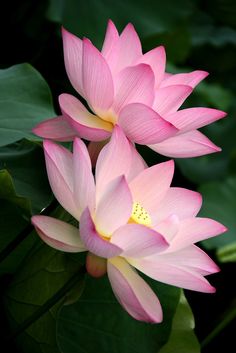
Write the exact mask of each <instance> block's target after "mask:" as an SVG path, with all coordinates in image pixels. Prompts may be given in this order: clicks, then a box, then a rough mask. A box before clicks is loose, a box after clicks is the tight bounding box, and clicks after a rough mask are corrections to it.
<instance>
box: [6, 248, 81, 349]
mask: <svg viewBox="0 0 236 353" xmlns="http://www.w3.org/2000/svg"><path fill="white" fill-rule="evenodd" d="M80 267H81V265H80V264H78V263H77V262H75V261H74V260H72V259H71V258H70V257H68V256H67V255H65V254H64V253H62V252H58V251H56V250H54V249H52V248H50V247H48V246H47V245H44V244H43V245H41V246H40V247H39V248H38V247H37V249H36V250H35V251H32V252H31V255H30V256H29V257H28V258H27V259H26V260H25V262H24V266H23V267H22V268H21V269H20V271H19V272H18V273H17V274H16V275H15V277H14V280H13V282H12V283H11V285H10V286H9V288H8V290H7V292H6V294H5V306H6V312H7V315H8V319H9V323H10V326H11V328H12V330H13V331H14V329H16V328H17V327H19V325H20V324H22V323H23V322H24V321H25V320H27V319H28V318H29V317H30V316H31V315H32V314H33V313H35V311H36V310H37V309H38V308H39V307H41V306H42V305H43V304H44V303H45V302H46V301H47V300H48V299H50V298H51V297H52V296H53V295H54V294H55V293H56V292H57V291H58V290H59V289H60V288H62V287H63V285H64V284H65V283H66V282H67V281H68V280H69V279H70V278H71V277H72V276H73V275H74V274H75V273H76V272H78V271H79V269H80ZM76 288H77V295H78V296H80V295H81V293H82V290H83V279H82V278H79V276H78V284H77V285H76ZM66 299H67V295H66V296H65V297H64V298H62V299H61V300H60V301H59V302H57V303H55V305H54V306H52V307H51V309H50V310H49V311H47V312H45V313H44V315H42V316H41V317H40V318H39V319H38V320H37V321H35V322H34V323H33V324H32V325H31V326H29V327H28V328H27V329H26V331H25V333H23V334H21V335H20V336H19V337H18V338H17V344H18V346H19V347H20V348H21V350H22V352H24V353H28V352H30V353H31V352H32V351H33V352H35V353H38V352H40V353H41V352H54V353H57V352H59V350H58V348H57V343H56V318H57V315H58V310H59V308H60V307H61V306H62V304H63V303H64V302H65V301H66Z"/></svg>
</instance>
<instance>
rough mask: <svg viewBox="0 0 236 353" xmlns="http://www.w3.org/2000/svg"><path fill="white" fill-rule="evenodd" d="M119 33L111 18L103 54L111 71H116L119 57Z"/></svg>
mask: <svg viewBox="0 0 236 353" xmlns="http://www.w3.org/2000/svg"><path fill="white" fill-rule="evenodd" d="M118 48H119V33H118V31H117V29H116V26H115V25H114V23H113V22H112V21H111V20H108V24H107V30H106V35H105V40H104V43H103V47H102V55H103V56H104V58H105V59H106V61H107V63H108V65H109V67H110V70H111V72H113V71H114V69H115V67H116V64H117V60H118V58H119V53H118Z"/></svg>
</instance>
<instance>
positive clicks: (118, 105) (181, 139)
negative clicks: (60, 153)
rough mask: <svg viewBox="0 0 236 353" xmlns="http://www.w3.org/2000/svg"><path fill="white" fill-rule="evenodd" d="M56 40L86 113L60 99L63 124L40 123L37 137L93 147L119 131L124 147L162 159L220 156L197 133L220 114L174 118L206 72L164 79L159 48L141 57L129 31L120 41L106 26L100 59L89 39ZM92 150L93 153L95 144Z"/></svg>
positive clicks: (187, 113)
mask: <svg viewBox="0 0 236 353" xmlns="http://www.w3.org/2000/svg"><path fill="white" fill-rule="evenodd" d="M62 37H63V46H64V59H65V67H66V71H67V74H68V77H69V79H70V82H71V84H72V86H73V87H74V88H75V90H76V91H77V92H78V93H79V95H80V96H81V97H83V98H84V99H85V100H86V101H87V103H88V106H89V110H88V109H87V108H86V107H85V106H84V105H83V104H82V103H81V102H80V101H79V100H78V99H77V98H76V97H74V96H72V95H70V94H61V95H60V96H59V104H60V107H61V111H62V116H59V117H56V118H53V119H49V120H47V121H44V122H42V123H40V124H39V125H38V126H36V127H35V128H34V130H33V131H34V133H35V134H36V135H39V136H41V137H44V138H50V139H55V140H58V141H70V140H72V139H73V138H74V136H79V137H82V138H85V139H87V140H89V141H95V142H97V141H102V140H105V139H107V138H109V137H110V135H111V133H112V130H113V129H114V126H115V125H116V124H118V125H119V126H120V127H121V128H122V129H123V131H124V132H125V134H126V136H127V137H128V138H129V140H130V141H132V142H135V143H138V144H142V145H148V146H149V147H150V148H152V149H153V150H154V151H156V152H158V153H161V154H163V155H165V156H170V157H181V158H182V157H195V156H200V155H204V154H208V153H212V152H216V151H219V150H220V148H219V147H217V146H215V145H214V144H213V143H212V142H211V141H210V140H209V139H208V138H207V137H206V136H204V135H203V134H202V133H201V132H199V131H197V129H198V128H200V127H202V126H205V125H208V124H210V123H212V122H214V121H216V120H218V119H221V118H223V117H224V116H225V113H224V112H222V111H220V110H216V109H209V108H189V109H183V110H178V109H179V107H180V106H181V105H182V103H183V102H184V101H185V99H186V98H187V97H188V96H189V95H190V93H191V92H192V90H193V88H194V87H195V86H196V85H197V84H198V83H199V82H200V81H201V80H203V79H204V78H205V77H206V76H207V75H208V74H207V72H205V71H193V72H190V73H183V74H175V75H172V74H169V73H168V74H167V73H165V65H166V55H165V49H164V47H163V46H159V47H157V48H154V49H152V50H150V51H149V52H147V53H146V54H142V47H141V43H140V40H139V37H138V35H137V33H136V31H135V29H134V27H133V26H132V25H131V24H128V25H127V26H126V27H125V29H124V30H123V32H122V33H121V34H120V35H119V33H118V31H117V29H116V27H115V25H114V24H113V23H112V21H109V22H108V26H107V32H106V36H105V40H104V43H103V47H102V50H101V52H100V51H99V50H98V49H97V48H96V47H95V46H94V45H93V44H92V43H91V42H90V41H89V40H88V39H86V38H85V39H83V40H81V39H79V38H78V37H76V36H74V35H73V34H71V33H70V32H68V31H66V30H65V29H62ZM92 145H93V146H92V149H96V148H99V144H98V143H92Z"/></svg>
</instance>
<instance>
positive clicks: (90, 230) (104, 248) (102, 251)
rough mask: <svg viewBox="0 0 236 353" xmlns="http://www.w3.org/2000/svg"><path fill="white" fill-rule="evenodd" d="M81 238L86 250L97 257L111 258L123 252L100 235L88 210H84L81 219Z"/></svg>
mask: <svg viewBox="0 0 236 353" xmlns="http://www.w3.org/2000/svg"><path fill="white" fill-rule="evenodd" d="M80 236H81V239H82V241H83V243H84V244H85V246H86V248H87V249H88V250H89V251H90V252H91V253H93V254H95V255H97V256H101V257H104V258H110V257H114V256H118V255H120V254H121V252H122V249H121V248H119V247H118V246H117V245H115V244H112V243H111V242H109V241H108V240H105V239H103V238H102V236H100V235H99V234H98V232H97V231H96V228H95V225H94V222H93V220H92V217H91V215H90V212H89V209H88V208H86V209H85V210H84V212H83V213H82V215H81V218H80Z"/></svg>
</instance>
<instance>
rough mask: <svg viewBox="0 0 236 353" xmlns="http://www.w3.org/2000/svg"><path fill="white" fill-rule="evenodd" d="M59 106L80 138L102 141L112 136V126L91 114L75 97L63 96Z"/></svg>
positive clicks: (60, 97) (60, 98)
mask: <svg viewBox="0 0 236 353" xmlns="http://www.w3.org/2000/svg"><path fill="white" fill-rule="evenodd" d="M59 104H60V107H61V110H62V112H63V115H64V117H65V118H66V120H67V121H68V123H69V124H70V125H71V126H72V127H73V129H74V130H75V131H76V132H77V134H78V135H79V136H80V137H82V138H85V139H87V140H91V141H100V140H104V139H106V138H108V137H109V136H110V134H111V131H112V128H113V126H112V124H111V123H109V122H107V121H104V120H102V119H100V118H99V117H98V116H96V115H93V114H91V113H90V112H89V111H88V110H87V109H86V108H85V106H84V105H83V104H82V103H81V102H80V101H79V100H78V99H77V98H75V97H74V96H72V95H70V94H65V93H63V94H61V95H60V96H59Z"/></svg>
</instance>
